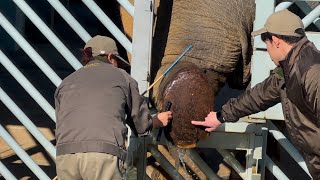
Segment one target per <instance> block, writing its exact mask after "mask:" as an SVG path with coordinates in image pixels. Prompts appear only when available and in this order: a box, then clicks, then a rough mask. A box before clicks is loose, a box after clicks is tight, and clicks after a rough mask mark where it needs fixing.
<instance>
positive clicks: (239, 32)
mask: <svg viewBox="0 0 320 180" xmlns="http://www.w3.org/2000/svg"><path fill="white" fill-rule="evenodd" d="M170 3H172V15H171V22H170V28H169V29H168V28H167V27H166V26H165V25H164V24H166V23H159V21H165V20H169V19H170V13H168V12H169V11H170V5H171V4H170ZM157 13H158V17H157V21H158V22H157V27H156V34H155V39H154V45H153V47H154V48H153V50H154V52H153V54H154V55H155V56H154V57H153V61H154V62H157V61H158V62H159V59H161V58H162V56H163V58H162V60H161V67H160V69H159V71H158V73H157V77H159V76H160V75H161V74H162V72H163V71H164V70H165V69H166V68H167V67H168V66H169V65H170V64H171V63H172V62H173V61H174V60H175V59H176V58H177V57H178V56H179V55H180V54H181V53H182V52H183V51H184V49H185V48H186V47H187V46H188V45H189V44H191V45H193V48H192V50H191V51H189V52H188V53H187V54H186V55H185V57H184V58H183V59H182V60H181V61H190V62H192V63H194V64H196V65H197V66H199V67H200V68H201V69H210V72H211V73H210V75H209V76H208V78H209V81H210V82H211V84H212V89H213V91H214V93H215V94H217V93H218V91H219V90H220V89H221V87H222V86H223V85H224V84H225V82H226V80H227V77H230V79H231V80H233V82H236V83H237V84H239V85H240V86H241V85H244V84H245V83H246V82H247V81H248V80H249V74H250V59H251V55H252V38H251V32H252V29H253V21H254V15H255V3H254V0H232V1H221V0H173V2H170V1H164V0H162V1H161V2H160V6H159V8H158V12H157ZM166 15H169V17H168V16H166ZM159 24H161V25H159ZM167 24H168V23H167ZM168 30H169V33H168V37H167V42H165V38H164V37H166V33H167V32H168ZM164 49H165V50H164ZM162 50H164V53H161V51H162ZM159 51H160V52H159ZM155 68H157V67H153V69H155ZM236 69H237V70H236ZM235 72H237V73H236V75H235ZM157 77H156V78H155V79H157ZM233 84H234V83H233ZM159 85H160V86H161V83H158V84H157V85H156V86H155V87H154V90H153V98H154V100H155V101H157V100H158V97H157V96H158V95H157V94H158V89H159ZM238 87H239V86H238Z"/></svg>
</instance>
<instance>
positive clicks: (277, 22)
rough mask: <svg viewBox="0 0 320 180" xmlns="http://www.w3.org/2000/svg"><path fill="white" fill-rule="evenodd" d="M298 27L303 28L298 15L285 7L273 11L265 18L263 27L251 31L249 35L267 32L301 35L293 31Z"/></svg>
mask: <svg viewBox="0 0 320 180" xmlns="http://www.w3.org/2000/svg"><path fill="white" fill-rule="evenodd" d="M299 28H302V29H304V26H303V23H302V21H301V19H300V17H299V16H297V15H295V14H293V13H292V12H290V11H289V10H287V9H285V10H281V11H278V12H275V13H273V14H272V15H271V16H270V17H269V18H268V19H267V21H266V23H265V24H264V27H263V28H261V29H259V30H257V31H253V32H252V33H251V35H252V36H257V35H260V34H263V33H266V32H269V33H273V34H278V35H285V36H295V37H302V35H301V34H298V33H296V32H295V31H296V30H297V29H299Z"/></svg>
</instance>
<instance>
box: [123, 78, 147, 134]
mask: <svg viewBox="0 0 320 180" xmlns="http://www.w3.org/2000/svg"><path fill="white" fill-rule="evenodd" d="M127 79H128V80H129V93H128V96H127V123H128V125H129V126H130V128H131V129H132V130H133V131H134V132H135V133H136V135H138V136H144V135H148V134H149V133H150V130H151V129H152V117H151V115H150V113H149V109H148V105H147V103H146V102H145V100H144V98H143V96H141V95H140V94H139V89H138V83H137V82H136V81H135V80H134V79H133V78H132V77H130V76H129V75H128V77H127Z"/></svg>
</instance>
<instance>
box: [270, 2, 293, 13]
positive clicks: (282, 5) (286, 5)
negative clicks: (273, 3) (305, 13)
mask: <svg viewBox="0 0 320 180" xmlns="http://www.w3.org/2000/svg"><path fill="white" fill-rule="evenodd" d="M293 3H294V2H282V3H279V4H278V5H277V7H276V8H275V10H274V11H275V12H277V11H281V10H284V9H288V8H289V7H290V6H291V5H292V4H293Z"/></svg>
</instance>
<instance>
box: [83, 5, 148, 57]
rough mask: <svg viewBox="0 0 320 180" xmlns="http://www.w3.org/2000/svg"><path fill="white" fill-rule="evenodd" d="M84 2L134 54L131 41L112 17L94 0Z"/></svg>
mask: <svg viewBox="0 0 320 180" xmlns="http://www.w3.org/2000/svg"><path fill="white" fill-rule="evenodd" d="M82 2H83V3H84V4H85V5H86V6H87V7H88V8H89V9H90V10H91V12H92V13H93V14H94V15H95V16H96V17H97V18H98V19H99V20H100V22H101V23H102V24H103V25H104V26H105V27H106V28H107V29H108V30H109V31H110V33H111V34H112V35H113V36H114V37H115V38H116V39H117V40H118V41H119V43H120V44H121V45H122V46H123V47H124V48H125V49H126V50H127V51H128V52H129V53H130V54H132V44H131V42H130V41H129V40H128V38H127V37H126V36H125V35H124V34H123V33H122V32H121V31H120V30H119V28H118V27H117V26H116V25H115V24H114V23H113V22H112V21H111V20H110V18H109V17H108V16H107V15H106V14H105V13H104V12H103V11H102V10H101V8H100V7H99V6H98V5H97V4H96V3H95V2H94V1H93V0H82ZM138 2H139V1H138ZM144 26H145V25H144ZM140 40H141V39H140Z"/></svg>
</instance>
